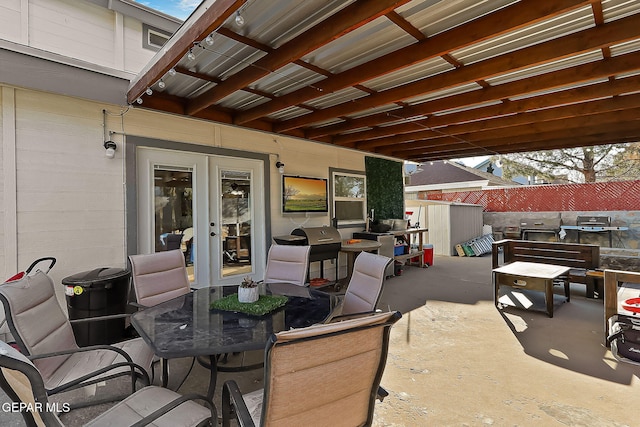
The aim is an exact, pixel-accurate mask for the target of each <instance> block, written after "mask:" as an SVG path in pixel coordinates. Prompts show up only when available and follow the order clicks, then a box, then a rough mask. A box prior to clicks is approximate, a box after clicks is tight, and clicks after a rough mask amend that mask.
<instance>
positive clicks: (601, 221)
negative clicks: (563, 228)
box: [576, 216, 611, 227]
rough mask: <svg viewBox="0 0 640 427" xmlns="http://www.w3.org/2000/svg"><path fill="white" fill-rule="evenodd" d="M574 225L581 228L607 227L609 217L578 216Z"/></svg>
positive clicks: (609, 222)
mask: <svg viewBox="0 0 640 427" xmlns="http://www.w3.org/2000/svg"><path fill="white" fill-rule="evenodd" d="M576 225H578V226H582V227H585V226H586V227H609V226H610V225H611V217H609V216H579V217H577V218H576Z"/></svg>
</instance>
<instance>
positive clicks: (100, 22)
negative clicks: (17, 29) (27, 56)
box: [29, 0, 114, 67]
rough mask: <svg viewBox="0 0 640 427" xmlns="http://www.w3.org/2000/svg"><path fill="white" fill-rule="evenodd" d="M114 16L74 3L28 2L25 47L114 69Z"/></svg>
mask: <svg viewBox="0 0 640 427" xmlns="http://www.w3.org/2000/svg"><path fill="white" fill-rule="evenodd" d="M113 30H114V14H113V12H112V11H110V10H108V9H105V8H102V7H99V6H96V5H94V4H92V3H89V2H85V1H77V0H56V1H52V0H31V2H30V6H29V44H30V46H32V47H35V48H38V49H42V50H45V51H49V52H55V53H59V54H61V55H64V56H68V57H72V58H78V59H82V60H84V61H88V62H91V63H94V64H98V65H102V66H107V67H114V41H113V40H114V31H113Z"/></svg>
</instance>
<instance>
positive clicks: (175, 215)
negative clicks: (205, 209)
mask: <svg viewBox="0 0 640 427" xmlns="http://www.w3.org/2000/svg"><path fill="white" fill-rule="evenodd" d="M153 182H154V191H153V194H154V212H155V232H154V238H155V239H154V240H155V251H156V252H161V251H169V250H173V249H180V250H181V251H182V253H183V254H184V257H185V261H186V264H187V272H188V274H189V281H191V282H193V281H194V259H195V258H194V248H195V246H194V233H193V172H192V171H191V170H190V169H188V168H185V169H183V170H180V168H173V167H171V168H170V169H169V168H168V167H165V166H156V167H155V169H154V175H153Z"/></svg>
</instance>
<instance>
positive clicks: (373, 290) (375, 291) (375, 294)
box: [325, 252, 393, 322]
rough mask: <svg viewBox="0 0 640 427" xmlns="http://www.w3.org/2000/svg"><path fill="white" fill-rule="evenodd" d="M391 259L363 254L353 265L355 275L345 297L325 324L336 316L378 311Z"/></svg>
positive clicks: (336, 303) (367, 253) (336, 305)
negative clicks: (386, 271)
mask: <svg viewBox="0 0 640 427" xmlns="http://www.w3.org/2000/svg"><path fill="white" fill-rule="evenodd" d="M390 262H393V260H392V259H391V258H389V257H386V256H382V255H376V254H372V253H369V252H361V253H360V254H359V255H358V257H357V258H356V260H355V262H354V264H353V275H352V276H351V279H350V280H349V285H348V286H347V290H346V291H345V294H344V296H343V297H341V298H338V299H337V301H336V302H334V305H335V307H334V308H333V310H332V312H331V314H330V315H329V317H328V318H327V319H326V321H325V322H330V321H331V320H332V319H333V318H335V317H336V316H344V315H353V314H357V313H367V312H372V311H375V310H376V307H377V305H378V301H379V300H380V295H381V294H382V285H383V283H384V280H385V276H386V274H385V270H386V268H387V265H389V263H390Z"/></svg>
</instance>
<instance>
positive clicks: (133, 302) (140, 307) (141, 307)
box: [129, 301, 149, 309]
mask: <svg viewBox="0 0 640 427" xmlns="http://www.w3.org/2000/svg"><path fill="white" fill-rule="evenodd" d="M129 305H132V306H134V307H135V308H139V309H145V308H149V307H148V306H146V305H142V304H140V303H138V302H135V301H131V302H130V303H129Z"/></svg>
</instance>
